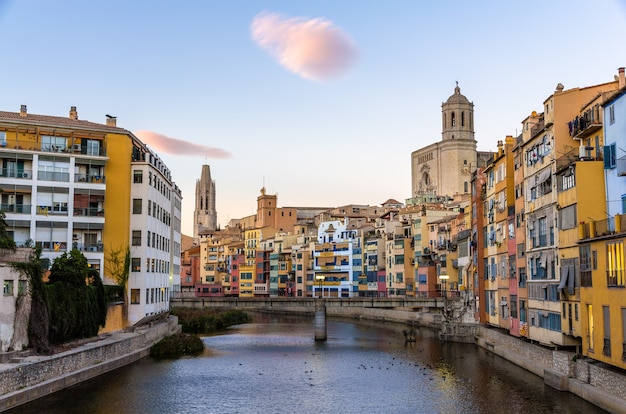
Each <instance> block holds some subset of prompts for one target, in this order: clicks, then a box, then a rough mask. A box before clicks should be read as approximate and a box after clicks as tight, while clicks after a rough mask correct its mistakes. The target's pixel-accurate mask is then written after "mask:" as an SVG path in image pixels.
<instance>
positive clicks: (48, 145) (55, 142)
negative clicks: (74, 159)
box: [41, 135, 67, 152]
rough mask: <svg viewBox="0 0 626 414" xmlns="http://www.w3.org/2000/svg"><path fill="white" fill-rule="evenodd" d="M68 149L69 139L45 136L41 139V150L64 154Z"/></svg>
mask: <svg viewBox="0 0 626 414" xmlns="http://www.w3.org/2000/svg"><path fill="white" fill-rule="evenodd" d="M66 149H67V138H65V137H53V136H49V135H44V136H42V137H41V150H42V151H52V152H62V151H65V150H66Z"/></svg>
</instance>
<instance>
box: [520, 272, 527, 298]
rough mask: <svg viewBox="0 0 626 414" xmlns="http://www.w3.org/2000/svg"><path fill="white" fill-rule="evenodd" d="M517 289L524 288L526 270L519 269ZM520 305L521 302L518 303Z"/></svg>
mask: <svg viewBox="0 0 626 414" xmlns="http://www.w3.org/2000/svg"><path fill="white" fill-rule="evenodd" d="M519 287H522V288H523V287H526V268H525V267H520V268H519ZM520 304H521V302H520Z"/></svg>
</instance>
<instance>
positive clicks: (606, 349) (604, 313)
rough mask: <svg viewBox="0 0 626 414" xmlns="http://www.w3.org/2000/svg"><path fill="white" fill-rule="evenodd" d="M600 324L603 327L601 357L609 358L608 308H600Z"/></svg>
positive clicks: (609, 325) (609, 321)
mask: <svg viewBox="0 0 626 414" xmlns="http://www.w3.org/2000/svg"><path fill="white" fill-rule="evenodd" d="M602 322H603V325H604V344H603V345H604V346H603V347H602V355H606V356H611V313H610V309H609V307H608V306H603V307H602Z"/></svg>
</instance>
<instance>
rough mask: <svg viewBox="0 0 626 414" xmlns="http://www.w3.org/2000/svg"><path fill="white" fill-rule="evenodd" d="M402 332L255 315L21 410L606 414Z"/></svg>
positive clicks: (489, 361)
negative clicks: (319, 326) (190, 353)
mask: <svg viewBox="0 0 626 414" xmlns="http://www.w3.org/2000/svg"><path fill="white" fill-rule="evenodd" d="M402 329H404V327H403V326H400V325H395V324H382V323H378V322H359V323H358V324H355V323H353V322H351V321H341V320H329V324H328V340H327V341H326V342H315V341H314V340H313V320H312V319H310V318H300V317H284V316H270V315H255V322H254V323H252V324H247V325H241V326H238V327H236V328H234V329H231V330H230V331H229V332H228V333H227V334H224V335H215V336H210V337H206V338H204V340H205V342H206V344H207V351H206V352H205V354H203V355H201V356H199V357H196V358H188V359H181V360H177V361H164V362H154V361H151V360H149V359H146V360H143V361H140V362H139V363H136V364H133V365H131V366H129V367H126V368H123V369H120V370H118V371H116V372H114V373H111V374H108V375H105V376H103V377H100V378H98V379H96V380H93V381H90V382H88V383H86V384H83V385H79V386H76V387H73V388H71V389H68V390H66V391H62V392H60V393H57V394H55V395H52V396H49V397H45V398H43V399H41V400H39V401H35V402H33V403H31V404H28V405H25V406H23V407H18V408H17V409H15V410H13V411H11V412H12V413H18V412H19V413H38V412H46V413H85V412H90V413H96V414H99V413H103V414H104V413H293V412H298V413H347V414H349V413H359V414H363V413H364V412H368V413H472V414H474V413H502V412H511V413H592V414H593V413H602V412H603V411H602V410H599V409H597V408H596V407H594V406H593V405H591V404H588V403H585V402H584V401H583V400H581V399H579V398H577V397H574V396H572V395H570V394H568V393H560V392H558V391H556V390H553V389H551V388H549V387H547V386H544V384H543V380H541V379H540V378H538V377H536V376H534V375H532V374H530V373H529V372H527V371H525V370H522V369H521V368H518V367H516V366H513V365H511V364H509V363H507V362H505V361H503V360H502V359H499V358H498V357H495V356H494V355H491V354H489V353H487V352H485V351H484V350H482V349H481V348H478V347H476V346H474V345H467V344H449V343H445V344H442V343H440V342H439V340H438V339H437V338H436V337H435V335H434V333H433V332H432V331H430V330H418V332H417V341H416V342H414V343H408V344H406V343H405V341H404V337H403V335H402Z"/></svg>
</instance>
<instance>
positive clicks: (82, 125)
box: [0, 111, 128, 133]
mask: <svg viewBox="0 0 626 414" xmlns="http://www.w3.org/2000/svg"><path fill="white" fill-rule="evenodd" d="M0 121H2V122H8V123H14V124H16V125H19V124H24V125H31V126H32V125H40V126H45V127H58V128H72V129H89V130H97V131H102V132H117V133H128V131H126V130H125V129H124V128H118V127H114V126H109V125H106V124H98V123H96V122H90V121H82V120H79V119H72V118H70V117H63V116H51V115H37V114H29V113H27V114H25V115H22V114H20V112H6V111H0Z"/></svg>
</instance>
